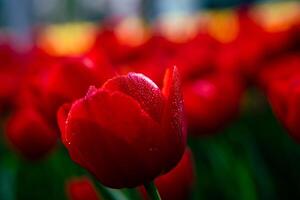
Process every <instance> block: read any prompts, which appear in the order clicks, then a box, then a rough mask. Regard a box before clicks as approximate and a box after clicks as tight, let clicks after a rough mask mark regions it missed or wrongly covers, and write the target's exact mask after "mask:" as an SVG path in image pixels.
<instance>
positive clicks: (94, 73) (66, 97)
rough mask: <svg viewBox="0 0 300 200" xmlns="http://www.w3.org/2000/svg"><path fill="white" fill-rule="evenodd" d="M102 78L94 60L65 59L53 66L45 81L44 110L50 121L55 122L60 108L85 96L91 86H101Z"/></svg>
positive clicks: (104, 75)
mask: <svg viewBox="0 0 300 200" xmlns="http://www.w3.org/2000/svg"><path fill="white" fill-rule="evenodd" d="M102 77H105V78H106V77H107V74H103V73H101V72H100V70H99V69H98V67H97V66H96V65H95V63H93V62H92V60H90V59H88V58H85V57H83V58H64V59H62V60H60V61H59V62H58V64H57V65H55V66H53V67H52V68H51V69H50V70H49V71H48V73H47V76H46V78H45V80H44V85H45V86H44V88H41V89H42V91H43V97H44V98H43V99H42V105H41V106H42V108H43V111H44V113H45V114H47V115H48V117H49V119H51V120H53V121H55V116H56V112H57V109H58V108H59V106H61V105H62V104H64V103H66V102H72V101H74V100H76V99H77V98H80V97H81V96H83V95H84V94H85V92H86V91H87V90H88V88H89V86H90V85H96V86H101V84H102V83H103V82H104V80H103V78H102Z"/></svg>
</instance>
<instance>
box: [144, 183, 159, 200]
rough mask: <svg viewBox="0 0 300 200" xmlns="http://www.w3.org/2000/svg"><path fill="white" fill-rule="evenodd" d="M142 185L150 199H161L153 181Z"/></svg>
mask: <svg viewBox="0 0 300 200" xmlns="http://www.w3.org/2000/svg"><path fill="white" fill-rule="evenodd" d="M144 187H145V189H146V191H147V194H148V196H149V197H150V199H151V200H161V198H160V195H159V193H158V190H157V188H156V186H155V184H154V182H153V181H151V182H150V183H146V184H144Z"/></svg>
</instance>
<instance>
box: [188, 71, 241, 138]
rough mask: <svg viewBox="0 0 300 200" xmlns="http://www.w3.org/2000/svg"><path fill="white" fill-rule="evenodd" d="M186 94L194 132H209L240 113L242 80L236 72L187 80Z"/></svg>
mask: <svg viewBox="0 0 300 200" xmlns="http://www.w3.org/2000/svg"><path fill="white" fill-rule="evenodd" d="M183 94H184V102H185V109H186V114H187V121H188V127H189V129H190V130H191V133H192V134H195V135H208V134H212V133H216V132H217V131H219V130H221V129H222V128H224V127H225V126H226V125H227V124H228V123H229V122H230V121H232V120H233V119H234V118H236V117H237V115H238V113H239V107H240V101H241V96H242V84H241V82H239V80H238V79H236V78H235V77H234V76H230V75H223V74H222V75H217V74H214V75H209V76H205V77H203V78H199V79H198V80H195V81H191V82H188V83H186V84H185V85H184V87H183Z"/></svg>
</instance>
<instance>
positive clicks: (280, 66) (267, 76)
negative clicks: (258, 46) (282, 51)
mask: <svg viewBox="0 0 300 200" xmlns="http://www.w3.org/2000/svg"><path fill="white" fill-rule="evenodd" d="M299 67H300V59H299V55H291V56H287V57H283V58H280V59H278V60H276V61H274V62H272V63H270V64H269V65H268V66H267V67H266V69H264V70H263V71H262V72H261V76H260V82H261V85H262V87H263V89H264V90H265V93H266V95H267V97H268V100H269V102H270V104H271V107H272V110H273V112H274V113H275V115H276V117H277V118H278V119H279V121H280V122H281V123H282V124H283V125H284V126H285V127H286V129H287V130H288V132H289V133H290V135H291V136H292V137H293V138H294V139H296V140H297V141H300V127H299V123H298V119H299V117H300V112H299V109H300V107H299V97H300V85H299V83H300V70H299V69H300V68H299Z"/></svg>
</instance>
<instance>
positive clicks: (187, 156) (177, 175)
mask: <svg viewBox="0 0 300 200" xmlns="http://www.w3.org/2000/svg"><path fill="white" fill-rule="evenodd" d="M192 157H193V156H192V152H191V150H190V149H189V148H187V149H186V150H185V153H184V155H183V156H182V158H181V160H180V162H179V163H178V164H177V166H176V167H175V168H174V169H172V170H171V171H170V172H168V173H167V174H164V175H162V176H159V177H157V178H156V179H155V181H154V182H155V185H156V186H157V189H158V191H159V193H160V195H161V198H162V199H163V200H173V199H176V200H185V199H189V198H188V197H189V196H190V192H191V190H192V187H193V184H194V179H195V171H194V163H193V158H192ZM140 191H141V192H142V196H143V197H144V199H148V198H147V196H146V195H145V194H146V193H145V190H144V189H143V188H140Z"/></svg>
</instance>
